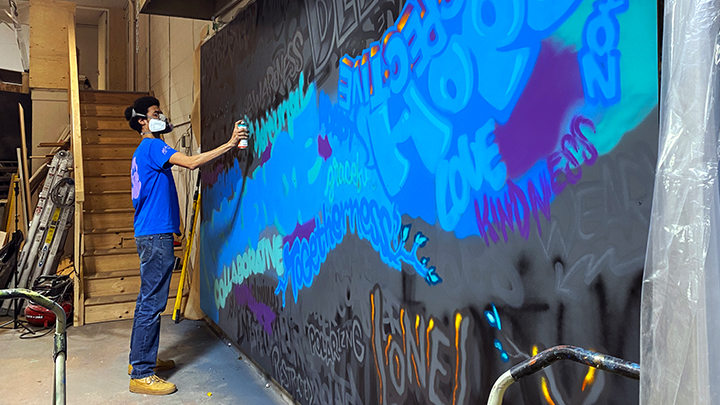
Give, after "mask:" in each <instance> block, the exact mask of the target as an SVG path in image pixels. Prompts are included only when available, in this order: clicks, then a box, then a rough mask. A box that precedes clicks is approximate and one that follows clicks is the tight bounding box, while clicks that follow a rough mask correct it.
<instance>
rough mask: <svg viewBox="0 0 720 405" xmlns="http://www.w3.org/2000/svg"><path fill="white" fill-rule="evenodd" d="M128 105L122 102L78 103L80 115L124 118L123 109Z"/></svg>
mask: <svg viewBox="0 0 720 405" xmlns="http://www.w3.org/2000/svg"><path fill="white" fill-rule="evenodd" d="M128 106H129V104H128V105H124V104H122V105H121V104H93V103H82V104H80V116H81V117H121V118H123V119H125V109H126V108H127V107H128Z"/></svg>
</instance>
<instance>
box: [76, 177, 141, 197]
mask: <svg viewBox="0 0 720 405" xmlns="http://www.w3.org/2000/svg"><path fill="white" fill-rule="evenodd" d="M85 190H86V191H89V192H92V193H94V192H102V191H107V190H113V191H127V192H128V197H130V194H129V193H130V191H131V190H132V184H131V182H130V176H129V175H128V176H126V177H115V176H110V177H105V176H85Z"/></svg>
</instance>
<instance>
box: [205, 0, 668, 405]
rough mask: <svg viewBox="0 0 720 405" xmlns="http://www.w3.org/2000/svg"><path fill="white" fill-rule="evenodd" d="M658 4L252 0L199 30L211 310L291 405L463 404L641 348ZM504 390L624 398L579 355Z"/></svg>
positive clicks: (527, 400)
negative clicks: (512, 380) (244, 136)
mask: <svg viewBox="0 0 720 405" xmlns="http://www.w3.org/2000/svg"><path fill="white" fill-rule="evenodd" d="M655 22H656V10H655V3H654V2H651V1H644V0H632V1H630V0H557V1H552V2H548V1H544V0H479V1H471V0H441V1H437V2H434V1H427V0H409V1H401V0H345V1H333V0H303V1H290V0H258V1H256V2H254V3H253V4H252V5H250V6H249V7H248V8H247V9H246V10H245V11H243V12H242V13H241V14H240V15H239V16H238V17H237V18H236V19H235V20H234V21H233V22H231V23H230V24H229V25H228V26H227V27H225V28H224V29H222V30H221V31H220V32H218V33H217V34H216V35H215V36H214V37H213V38H212V39H211V40H210V41H208V42H207V43H206V44H205V45H203V47H202V66H201V69H202V116H203V131H202V134H203V139H202V144H203V148H204V149H206V150H207V149H211V148H214V147H216V146H218V145H220V144H222V143H224V142H226V141H227V137H228V134H229V133H230V132H231V130H232V128H231V125H232V123H233V122H234V121H235V120H237V119H239V118H244V119H245V121H246V122H248V123H249V127H250V132H251V134H252V138H251V141H250V147H249V148H248V149H247V150H238V151H236V152H232V153H230V154H227V155H225V156H223V157H222V158H220V159H218V160H217V161H216V162H213V163H212V164H209V165H207V166H206V167H203V168H202V179H203V204H202V223H201V225H200V239H199V247H200V249H201V301H202V308H203V310H204V311H205V313H206V314H207V315H208V316H209V317H210V318H211V319H213V320H214V321H215V322H216V323H217V324H218V325H219V326H220V327H221V328H222V329H223V330H224V331H225V332H226V333H227V334H228V335H229V336H230V337H232V338H233V339H234V340H235V341H236V342H237V343H238V344H239V346H240V347H241V348H242V349H243V350H244V351H246V353H247V354H248V355H249V356H251V357H252V358H253V359H254V360H255V361H256V362H257V363H258V364H260V365H261V366H262V367H263V368H264V369H265V370H266V371H267V372H268V373H269V374H270V375H271V376H272V377H273V378H274V379H275V380H276V381H278V382H279V383H280V384H281V385H282V386H283V387H284V388H285V389H286V390H287V391H288V392H290V393H291V394H292V395H293V396H294V397H295V399H297V400H298V401H299V402H300V403H303V404H326V403H327V404H330V403H332V404H340V403H341V404H425V403H433V404H469V403H482V402H484V401H486V400H487V396H488V394H489V392H490V388H491V386H492V384H493V382H494V380H495V379H496V378H497V377H498V376H499V375H500V374H502V373H503V372H504V371H506V370H507V369H509V368H510V367H511V366H512V365H513V364H515V363H517V362H519V361H521V360H523V359H526V358H528V357H529V356H532V354H533V353H536V352H537V351H538V350H543V349H545V348H547V347H550V346H554V345H557V344H572V345H577V346H582V347H585V348H589V349H594V350H597V351H601V352H607V353H609V354H612V355H615V356H618V357H622V358H626V359H629V360H633V361H638V360H639V344H638V342H639V305H640V288H641V287H640V280H641V276H642V266H643V262H644V255H645V247H646V239H647V232H648V224H649V216H650V201H651V197H652V191H653V190H652V185H653V178H654V168H655V162H656V158H657V152H656V151H657V56H656V49H657V43H656V38H657V36H656V30H655ZM506 397H507V403H513V404H542V403H546V404H556V405H560V404H609V403H613V404H615V403H628V404H630V403H636V402H637V397H638V387H637V383H636V382H635V381H631V380H624V379H622V378H621V377H616V376H614V375H606V374H604V373H600V372H598V373H595V372H594V370H589V369H588V368H587V367H582V366H580V365H575V364H563V365H558V366H554V367H552V368H550V369H547V370H545V371H544V372H542V373H539V374H538V375H537V376H533V377H530V378H528V379H527V380H525V381H523V382H521V383H519V384H518V385H517V386H514V387H513V388H512V389H511V390H510V391H509V392H508V393H507V396H506Z"/></svg>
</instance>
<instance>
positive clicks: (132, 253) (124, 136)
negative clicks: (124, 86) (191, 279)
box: [75, 91, 182, 324]
mask: <svg viewBox="0 0 720 405" xmlns="http://www.w3.org/2000/svg"><path fill="white" fill-rule="evenodd" d="M144 95H147V94H145V93H129V92H108V91H83V92H80V114H81V119H80V121H81V125H82V153H83V171H84V187H85V202H84V206H83V218H82V224H83V225H82V226H83V229H82V234H83V238H82V240H83V249H82V252H83V253H82V261H83V263H82V269H83V270H82V283H81V285H82V287H81V293H80V294H79V297H78V301H80V302H76V305H75V308H76V311H78V310H79V311H81V313H80V314H79V316H78V317H76V319H77V320H79V323H80V324H83V323H96V322H105V321H113V320H119V319H129V318H132V317H133V315H134V311H135V300H136V299H137V295H138V292H139V291H140V260H139V258H138V254H137V248H136V246H135V238H134V236H133V234H134V232H133V216H134V210H133V205H132V197H131V186H130V162H131V160H132V154H133V152H134V151H135V148H136V147H137V145H138V144H139V143H140V139H141V138H140V135H138V133H137V132H135V131H133V130H132V129H130V127H129V125H128V123H127V121H126V120H125V117H124V112H125V108H127V106H129V105H131V104H132V103H133V101H135V99H137V98H138V97H142V96H144ZM176 250H182V248H181V247H178V248H177V249H176ZM176 255H180V253H176ZM179 278H180V271H176V272H174V273H173V277H172V281H171V284H170V286H171V287H170V298H174V297H175V294H176V292H177V287H178V282H179ZM172 303H173V300H169V302H168V306H167V309H166V313H167V314H170V313H171V312H172Z"/></svg>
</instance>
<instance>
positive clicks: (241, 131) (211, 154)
mask: <svg viewBox="0 0 720 405" xmlns="http://www.w3.org/2000/svg"><path fill="white" fill-rule="evenodd" d="M241 122H242V120H240V121H237V122H236V123H235V128H233V133H232V137H230V140H229V141H227V143H226V144H224V145H220V146H218V147H217V148H215V149H213V150H211V151H207V152H203V153H201V154H199V155H193V156H187V155H185V154H184V153H182V152H176V153H174V154H173V155H172V156H170V159H169V160H168V162H170V163H171V164H174V165H178V166H182V167H185V168H188V169H190V170H194V169H197V168H198V167H200V166H202V165H204V164H205V163H208V162H210V161H212V160H213V159H217V158H218V157H220V156H222V155H223V154H225V153H227V152H230V151H231V150H233V149H235V148H237V146H238V144H239V143H240V140H242V139H247V138H248V135H249V134H250V133H249V132H248V129H247V128H246V127H244V126H243V127H238V124H240V123H241Z"/></svg>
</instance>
